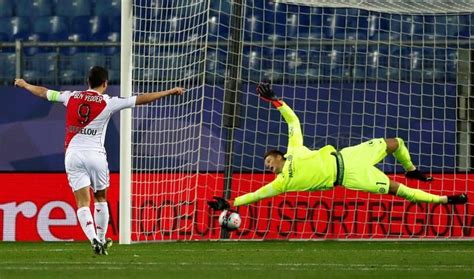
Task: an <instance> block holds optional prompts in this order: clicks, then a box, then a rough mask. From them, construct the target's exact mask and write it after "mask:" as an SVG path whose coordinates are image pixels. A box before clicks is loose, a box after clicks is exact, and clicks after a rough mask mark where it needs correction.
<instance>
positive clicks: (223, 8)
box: [210, 0, 231, 16]
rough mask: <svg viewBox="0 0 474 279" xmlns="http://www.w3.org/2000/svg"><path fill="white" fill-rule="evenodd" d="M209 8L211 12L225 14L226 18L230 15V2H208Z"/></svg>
mask: <svg viewBox="0 0 474 279" xmlns="http://www.w3.org/2000/svg"><path fill="white" fill-rule="evenodd" d="M210 2H211V3H210V8H211V12H214V13H216V12H220V13H223V14H226V15H227V16H229V15H230V9H231V3H230V0H221V1H210Z"/></svg>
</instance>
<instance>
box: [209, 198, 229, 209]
mask: <svg viewBox="0 0 474 279" xmlns="http://www.w3.org/2000/svg"><path fill="white" fill-rule="evenodd" d="M207 204H208V205H209V207H210V208H212V209H214V210H224V209H229V208H230V204H229V202H228V201H226V200H225V199H224V198H221V197H213V199H212V200H209V201H207Z"/></svg>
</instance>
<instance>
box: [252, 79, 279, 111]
mask: <svg viewBox="0 0 474 279" xmlns="http://www.w3.org/2000/svg"><path fill="white" fill-rule="evenodd" d="M257 94H258V96H260V98H262V100H264V101H266V102H270V103H272V105H274V106H275V107H280V106H282V102H281V100H280V99H278V98H277V97H276V96H275V93H274V92H273V89H272V87H271V85H270V83H268V82H260V83H259V84H258V85H257Z"/></svg>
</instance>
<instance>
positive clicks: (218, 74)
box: [206, 48, 245, 82]
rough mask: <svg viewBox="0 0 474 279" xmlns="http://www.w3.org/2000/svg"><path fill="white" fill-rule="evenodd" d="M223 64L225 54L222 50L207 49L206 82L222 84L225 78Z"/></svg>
mask: <svg viewBox="0 0 474 279" xmlns="http://www.w3.org/2000/svg"><path fill="white" fill-rule="evenodd" d="M244 59H245V58H244ZM225 63H226V53H225V52H224V50H223V49H218V50H216V49H211V48H209V49H208V51H207V54H206V80H207V81H208V82H214V81H215V82H222V81H223V80H224V78H225ZM244 78H245V77H244Z"/></svg>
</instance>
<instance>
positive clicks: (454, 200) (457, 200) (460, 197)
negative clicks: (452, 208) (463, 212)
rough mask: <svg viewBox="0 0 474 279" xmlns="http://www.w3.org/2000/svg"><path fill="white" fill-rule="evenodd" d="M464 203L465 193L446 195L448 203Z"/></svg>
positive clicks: (465, 200) (465, 199) (465, 201)
mask: <svg viewBox="0 0 474 279" xmlns="http://www.w3.org/2000/svg"><path fill="white" fill-rule="evenodd" d="M465 203H467V195H466V194H460V195H454V196H448V204H465Z"/></svg>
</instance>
